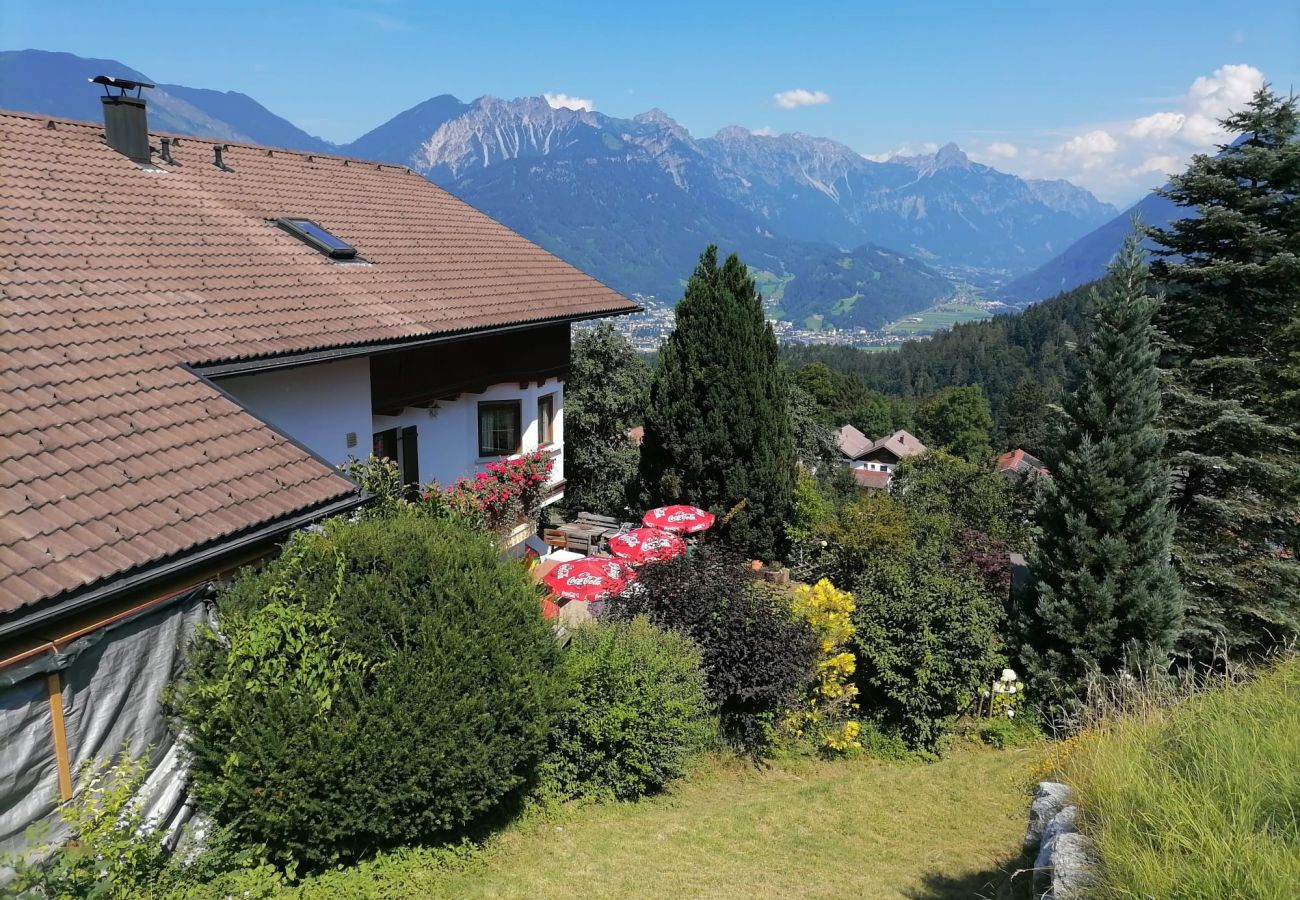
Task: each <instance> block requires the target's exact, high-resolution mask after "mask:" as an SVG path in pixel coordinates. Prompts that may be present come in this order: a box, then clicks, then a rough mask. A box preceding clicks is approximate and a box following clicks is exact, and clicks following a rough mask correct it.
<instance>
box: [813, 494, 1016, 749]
mask: <svg viewBox="0 0 1300 900" xmlns="http://www.w3.org/2000/svg"><path fill="white" fill-rule="evenodd" d="M953 532H954V522H953V520H952V519H951V518H950V517H947V516H943V515H939V514H923V513H920V512H914V511H910V510H908V509H906V508H905V507H903V506H901V505H900V504H898V503H896V502H895V501H893V500H892V499H890V498H889V497H887V496H869V497H864V498H862V499H861V500H859V501H858V502H856V503H854V504H851V505H850V506H848V507H846V508H845V509H843V510H842V511H841V512H840V516H839V521H838V522H837V523H836V524H835V526H834V528H832V529H831V531H830V532H829V534H828V537H829V539H830V542H831V553H832V555H833V557H834V575H833V576H832V579H833V580H834V582H835V583H836V584H837V585H842V586H844V587H845V588H847V589H850V590H851V591H852V592H853V597H854V600H855V601H856V604H857V605H856V608H855V610H854V613H853V622H854V625H855V626H856V628H857V635H856V637H855V648H854V649H855V653H856V655H857V657H858V670H857V675H856V677H857V682H858V688H859V691H860V699H859V704H860V706H861V708H862V711H863V714H864V715H866V716H868V717H871V718H873V719H874V720H875V721H876V722H878V723H879V724H880V725H881V726H882V727H884V728H885V729H887V730H889V731H893V732H896V733H898V734H899V735H901V736H902V738H903V739H904V740H905V741H906V742H907V744H908V745H909V746H911V747H914V748H918V749H924V750H932V749H934V747H935V744H936V742H937V741H938V739H939V738H940V736H941V735H942V734H943V732H944V730H945V729H946V728H947V727H948V726H949V725H950V724H951V722H952V720H953V719H954V717H956V716H957V714H958V713H960V712H961V711H962V710H963V709H965V708H966V706H967V705H968V704H969V703H970V702H971V701H972V700H973V699H974V698H975V696H976V695H977V693H978V692H979V690H980V687H981V686H982V685H983V684H984V683H985V682H986V681H987V680H988V679H989V678H990V677H991V675H992V674H993V673H994V672H995V671H996V669H997V668H998V667H999V666H1000V665H1001V663H1002V660H1003V657H1002V654H1001V652H1000V648H999V643H998V639H997V629H998V627H999V625H1000V624H1001V621H1002V618H1003V603H1002V600H1001V598H999V597H996V596H994V595H993V594H991V593H990V591H989V590H988V588H987V586H986V582H985V581H984V580H983V579H982V578H981V577H979V576H978V575H977V574H976V573H975V572H973V571H971V570H969V569H966V568H964V567H963V566H962V564H961V563H960V562H959V561H958V558H957V557H955V556H953V557H949V556H947V555H946V554H948V552H949V550H950V547H951V546H952V542H951V541H950V540H949V538H950V536H951V535H952V534H953Z"/></svg>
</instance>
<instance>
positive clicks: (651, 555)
mask: <svg viewBox="0 0 1300 900" xmlns="http://www.w3.org/2000/svg"><path fill="white" fill-rule="evenodd" d="M609 552H610V553H613V554H614V555H615V556H617V557H618V558H619V559H625V560H627V562H628V564H629V565H633V566H635V565H640V564H641V563H646V562H658V561H660V560H665V559H672V558H673V557H674V556H679V555H680V554H682V553H685V552H686V542H685V541H684V540H682V539H681V538H679V537H678V536H677V535H675V534H673V533H672V532H671V531H664V530H663V529H662V528H634V529H632V530H631V531H625V532H623V533H622V534H616V535H614V536H613V537H612V538H610V539H609Z"/></svg>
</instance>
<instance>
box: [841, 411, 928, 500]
mask: <svg viewBox="0 0 1300 900" xmlns="http://www.w3.org/2000/svg"><path fill="white" fill-rule="evenodd" d="M837 440H838V443H839V447H840V456H841V458H842V459H843V460H844V463H845V465H847V466H848V467H849V468H850V469H851V470H852V471H853V477H854V480H855V481H856V482H857V483H858V485H859V486H861V487H864V488H868V489H872V490H883V489H885V488H887V487H889V481H890V478H891V477H892V475H893V472H894V469H895V468H897V467H898V463H899V462H900V461H901V460H903V459H904V458H906V457H908V456H916V455H917V454H919V453H924V452H925V450H926V447H925V444H923V443H921V441H920V440H919V439H917V437H916V436H915V435H913V434H912V433H911V432H908V431H903V430H902V429H900V430H898V431H895V432H894V433H893V434H890V435H886V436H885V437H882V438H881V439H880V440H878V441H873V440H871V439H870V438H869V437H867V436H866V435H865V434H863V433H862V432H861V431H859V430H858V429H856V428H854V427H853V426H852V425H844V426H843V427H841V428H840V430H839V433H838V437H837Z"/></svg>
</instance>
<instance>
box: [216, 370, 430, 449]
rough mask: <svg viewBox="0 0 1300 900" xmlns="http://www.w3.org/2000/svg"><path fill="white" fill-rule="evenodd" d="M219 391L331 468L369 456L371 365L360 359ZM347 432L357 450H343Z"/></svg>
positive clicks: (259, 377)
mask: <svg viewBox="0 0 1300 900" xmlns="http://www.w3.org/2000/svg"><path fill="white" fill-rule="evenodd" d="M218 385H219V386H220V387H221V388H222V389H223V390H226V391H228V392H230V393H231V394H232V395H234V397H235V399H236V400H237V401H239V403H240V404H241V405H242V406H243V407H244V408H246V409H247V410H248V411H249V412H251V413H252V414H253V415H255V416H257V417H258V418H259V419H261V420H262V421H264V422H267V423H269V424H271V425H274V426H275V427H276V428H278V429H279V430H280V431H283V432H284V433H285V434H287V435H289V436H290V437H292V438H293V439H294V440H296V441H298V442H299V443H301V444H305V445H307V447H308V448H310V449H311V450H312V451H313V452H315V453H316V454H317V455H319V456H322V457H324V458H325V459H326V460H328V461H329V462H330V463H331V464H333V465H336V466H337V465H339V464H340V463H342V462H344V461H345V460H346V459H347V458H348V457H349V456H356V457H358V458H360V459H364V458H365V457H366V456H368V455H369V454H370V449H371V415H370V360H369V359H367V358H366V357H364V356H362V357H357V358H355V359H344V360H339V361H337V362H328V363H318V364H316V365H313V366H300V367H298V368H294V369H283V370H278V371H274V372H260V373H258V374H255V375H241V376H239V377H237V378H226V379H222V380H221V381H219V382H218ZM349 432H352V433H354V434H355V435H356V441H357V444H356V446H355V447H349V446H348V445H347V435H348V433H349ZM421 438H423V434H421Z"/></svg>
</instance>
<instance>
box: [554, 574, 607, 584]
mask: <svg viewBox="0 0 1300 900" xmlns="http://www.w3.org/2000/svg"><path fill="white" fill-rule="evenodd" d="M564 583H565V584H567V585H568V586H569V587H587V586H592V587H598V586H600V585H602V584H604V583H605V579H604V578H601V577H600V576H599V575H574V576H573V577H572V578H570V579H567V580H566V581H565V582H564Z"/></svg>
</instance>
